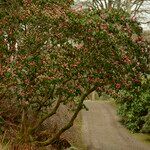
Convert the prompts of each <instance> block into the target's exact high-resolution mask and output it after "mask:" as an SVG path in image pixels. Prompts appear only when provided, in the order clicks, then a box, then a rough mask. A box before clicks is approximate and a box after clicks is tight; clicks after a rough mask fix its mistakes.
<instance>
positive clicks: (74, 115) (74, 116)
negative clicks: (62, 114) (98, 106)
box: [37, 86, 97, 146]
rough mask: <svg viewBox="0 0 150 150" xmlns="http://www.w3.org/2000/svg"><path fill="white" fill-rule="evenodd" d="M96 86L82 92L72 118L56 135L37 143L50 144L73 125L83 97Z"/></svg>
mask: <svg viewBox="0 0 150 150" xmlns="http://www.w3.org/2000/svg"><path fill="white" fill-rule="evenodd" d="M96 88H97V86H94V87H93V88H91V89H89V90H88V91H87V92H86V93H84V94H83V95H82V96H81V99H80V101H79V104H78V107H77V109H76V111H75V113H74V114H73V116H72V118H71V119H70V121H69V122H68V123H67V125H65V126H64V127H63V128H61V129H60V130H59V131H58V133H56V135H55V136H54V137H53V138H51V139H48V140H47V141H44V142H37V144H39V145H41V146H47V145H50V144H52V143H53V142H54V141H55V140H57V139H58V138H59V137H60V136H61V134H62V133H64V132H65V131H66V130H68V129H69V128H70V127H72V126H73V123H74V120H75V119H76V117H77V116H78V113H79V112H80V110H81V109H82V107H83V102H84V100H85V98H86V97H87V96H88V95H89V94H90V93H92V92H93V91H95V90H96Z"/></svg>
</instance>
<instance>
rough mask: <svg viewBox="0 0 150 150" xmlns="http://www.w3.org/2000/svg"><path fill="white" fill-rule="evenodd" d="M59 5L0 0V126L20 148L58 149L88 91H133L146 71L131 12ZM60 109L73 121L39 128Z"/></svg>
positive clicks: (143, 45) (144, 51) (146, 53)
mask: <svg viewBox="0 0 150 150" xmlns="http://www.w3.org/2000/svg"><path fill="white" fill-rule="evenodd" d="M54 2H56V1H52V0H50V1H44V0H36V1H34V0H24V1H23V0H11V1H10V0H9V1H8V0H5V1H2V2H1V10H0V16H1V21H0V28H1V29H0V39H1V42H0V56H1V57H0V58H1V59H0V64H1V65H0V103H1V105H0V116H1V117H0V118H1V120H2V121H1V124H0V125H1V130H2V131H7V133H9V135H10V133H11V136H13V137H14V140H16V139H17V141H19V142H21V143H35V144H37V145H40V146H46V145H49V144H53V143H54V142H55V141H56V140H57V139H59V138H60V136H61V135H62V134H63V133H64V132H65V131H66V130H68V129H69V128H70V127H71V126H72V125H73V123H74V120H75V118H76V117H77V115H78V113H79V112H80V110H81V109H83V108H84V100H85V98H86V97H87V96H88V95H89V94H90V93H91V92H93V91H94V90H99V91H100V92H104V91H107V92H110V93H111V92H112V90H115V91H116V92H117V91H118V90H120V89H126V90H130V91H131V90H134V89H136V84H135V83H137V82H138V83H140V82H141V80H142V76H143V75H145V74H146V73H148V72H149V66H148V63H149V62H148V61H149V48H148V47H147V44H146V43H145V42H144V39H143V38H142V36H141V33H142V30H141V28H140V27H139V24H138V23H137V22H136V21H135V20H133V19H130V15H129V14H128V13H126V12H124V11H120V10H119V11H118V10H116V9H108V10H107V9H106V10H105V11H99V10H91V11H88V10H83V11H82V13H80V12H75V11H74V10H72V9H71V7H70V4H71V2H72V1H68V3H64V1H59V2H58V1H57V3H54ZM6 8H7V9H6ZM110 56H111V57H110ZM70 103H73V107H69V104H70ZM61 106H67V107H68V109H69V111H70V112H72V116H71V118H70V120H69V121H68V122H66V124H65V125H61V126H60V127H59V128H58V129H57V130H56V132H55V133H53V134H51V133H49V132H48V130H47V129H44V131H40V130H39V129H40V127H41V126H42V124H43V123H44V122H45V121H46V120H47V119H49V118H51V117H53V116H54V115H55V114H57V112H58V110H59V108H60V107H61ZM14 112H16V113H15V114H14ZM51 124H53V122H51ZM12 129H13V130H12ZM12 131H14V132H13V133H12ZM40 133H41V134H44V136H43V137H44V138H42V139H41V138H39V134H40ZM7 138H8V139H12V137H7ZM13 142H14V141H13Z"/></svg>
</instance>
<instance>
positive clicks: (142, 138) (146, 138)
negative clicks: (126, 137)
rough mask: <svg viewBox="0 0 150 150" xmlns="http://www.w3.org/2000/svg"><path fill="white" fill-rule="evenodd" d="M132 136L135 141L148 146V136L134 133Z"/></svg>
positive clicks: (149, 140) (149, 139)
mask: <svg viewBox="0 0 150 150" xmlns="http://www.w3.org/2000/svg"><path fill="white" fill-rule="evenodd" d="M133 136H134V137H135V138H136V139H137V140H139V141H142V142H143V143H145V144H148V145H149V146H150V134H143V133H134V134H133Z"/></svg>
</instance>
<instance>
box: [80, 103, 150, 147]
mask: <svg viewBox="0 0 150 150" xmlns="http://www.w3.org/2000/svg"><path fill="white" fill-rule="evenodd" d="M85 105H86V106H87V107H88V108H89V111H86V110H83V111H82V121H83V127H82V130H83V140H84V143H85V145H86V148H87V150H150V147H149V146H148V145H145V144H144V143H142V142H140V141H138V140H137V139H135V138H134V137H133V136H132V135H131V134H130V133H129V132H128V130H126V129H125V128H124V127H123V126H122V125H121V124H120V122H119V118H118V117H117V114H116V111H115V109H114V107H113V106H112V105H111V104H110V103H108V102H104V101H101V102H99V101H86V102H85Z"/></svg>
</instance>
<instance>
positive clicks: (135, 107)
mask: <svg viewBox="0 0 150 150" xmlns="http://www.w3.org/2000/svg"><path fill="white" fill-rule="evenodd" d="M149 82H150V80H149V79H143V82H142V86H141V87H137V89H136V91H134V92H125V91H122V92H121V96H120V98H119V100H118V102H119V109H118V113H119V115H121V117H122V122H123V124H125V125H126V126H127V128H128V129H130V130H131V131H132V132H139V131H140V132H146V133H150V128H149V127H150V126H149V122H150V118H149V114H150V84H149Z"/></svg>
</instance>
